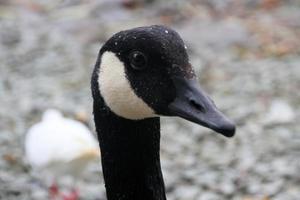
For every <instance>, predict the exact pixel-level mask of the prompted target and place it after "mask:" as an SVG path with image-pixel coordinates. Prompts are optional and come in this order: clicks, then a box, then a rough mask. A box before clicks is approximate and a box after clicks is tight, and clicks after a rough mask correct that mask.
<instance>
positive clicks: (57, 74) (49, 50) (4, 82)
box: [0, 0, 300, 200]
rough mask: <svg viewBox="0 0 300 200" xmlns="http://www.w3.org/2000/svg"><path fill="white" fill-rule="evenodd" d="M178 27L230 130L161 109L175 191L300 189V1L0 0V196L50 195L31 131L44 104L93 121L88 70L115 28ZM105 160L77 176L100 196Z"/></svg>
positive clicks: (292, 194) (196, 198) (288, 197)
mask: <svg viewBox="0 0 300 200" xmlns="http://www.w3.org/2000/svg"><path fill="white" fill-rule="evenodd" d="M150 24H165V25H167V26H170V27H172V28H174V29H175V30H177V31H178V32H179V33H180V35H181V36H182V38H183V39H184V41H185V42H186V44H187V48H188V52H189V54H190V59H191V63H192V64H193V66H194V67H195V69H196V71H197V74H198V76H199V80H200V83H201V85H202V87H203V88H205V89H206V91H207V92H208V93H209V94H210V95H211V96H212V98H213V99H214V100H215V102H216V104H217V105H218V107H219V108H221V110H223V111H224V112H225V113H226V114H227V115H228V116H230V118H232V119H234V120H235V121H236V123H237V126H238V127H237V133H236V136H235V137H234V138H230V139H228V138H224V137H222V136H221V135H217V134H215V133H213V132H212V131H210V130H208V129H205V128H202V127H199V126H197V125H194V124H192V123H189V122H187V121H184V120H179V119H176V118H172V119H170V118H168V119H162V141H161V160H162V168H163V173H164V178H165V184H166V191H167V196H168V199H169V200H224V199H225V200H227V199H228V200H231V199H234V200H298V199H300V121H299V117H300V92H299V89H300V1H299V0H185V1H180V0H172V1H171V0H165V1H163V0H140V1H139V0H52V1H47V0H0V199H5V200H15V199H18V200H19V199H39V200H40V199H48V197H47V195H48V194H47V192H48V191H47V190H48V189H47V185H46V184H45V183H44V179H45V178H44V177H42V176H37V175H35V174H34V173H33V172H32V169H31V168H30V166H29V165H28V163H27V161H26V158H25V156H24V138H25V135H26V132H27V130H28V129H29V127H30V126H32V125H33V124H35V123H37V122H38V121H40V119H41V115H42V113H43V112H44V111H45V110H46V109H47V108H57V109H59V110H61V111H62V112H63V113H64V115H65V116H67V117H69V118H74V119H78V120H81V121H83V122H85V123H86V124H87V125H88V127H89V128H90V129H91V130H92V131H93V132H95V131H94V123H93V116H92V98H91V93H90V76H91V72H92V69H93V65H94V63H95V61H96V57H97V53H98V51H99V49H100V47H101V45H102V44H103V43H104V42H105V41H106V40H107V39H108V38H109V37H110V36H111V35H112V34H113V33H115V32H117V31H120V30H123V29H127V28H132V27H136V26H144V25H150ZM100 166H101V165H100V161H99V160H97V161H95V162H94V163H92V164H91V165H90V166H89V167H88V169H87V170H86V171H85V172H84V176H83V178H82V179H81V180H80V181H79V183H78V184H79V188H80V192H81V193H80V196H81V199H82V200H104V199H106V198H105V190H104V183H103V178H102V172H101V167H100Z"/></svg>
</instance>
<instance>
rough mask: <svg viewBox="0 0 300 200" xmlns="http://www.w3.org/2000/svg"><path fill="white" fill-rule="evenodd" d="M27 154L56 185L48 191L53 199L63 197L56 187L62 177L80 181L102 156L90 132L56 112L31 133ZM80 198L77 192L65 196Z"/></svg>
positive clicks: (43, 120)
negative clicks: (70, 177) (80, 177)
mask: <svg viewBox="0 0 300 200" xmlns="http://www.w3.org/2000/svg"><path fill="white" fill-rule="evenodd" d="M25 153H26V158H27V160H28V162H29V164H30V165H31V166H32V167H33V168H34V169H35V170H37V171H40V170H42V171H46V172H48V174H49V175H50V176H51V179H52V180H53V181H54V182H53V185H52V186H51V187H50V190H49V192H50V194H49V195H50V198H51V197H52V198H54V197H55V196H59V195H60V192H59V190H58V187H57V185H56V183H55V181H56V180H57V179H59V177H60V176H62V175H65V174H69V175H71V176H72V177H74V178H77V177H78V176H80V175H81V172H82V171H83V169H84V168H85V167H86V166H87V164H88V163H89V162H90V161H92V160H94V159H96V158H98V157H99V156H100V150H99V146H98V142H97V140H96V139H95V138H94V137H93V135H92V134H91V132H90V131H89V130H88V128H87V127H85V126H84V125H83V124H81V123H80V122H78V121H75V120H72V119H67V118H65V117H63V115H62V114H61V113H60V112H59V111H57V110H54V109H49V110H46V111H45V113H44V114H43V118H42V121H41V122H39V123H37V124H35V125H33V126H32V127H31V128H30V129H29V130H28V133H27V134H26V138H25ZM71 197H72V198H71ZM77 197H78V193H77V191H76V190H74V191H73V192H72V193H71V194H70V195H63V198H64V199H68V200H75V199H77ZM55 199H56V197H55Z"/></svg>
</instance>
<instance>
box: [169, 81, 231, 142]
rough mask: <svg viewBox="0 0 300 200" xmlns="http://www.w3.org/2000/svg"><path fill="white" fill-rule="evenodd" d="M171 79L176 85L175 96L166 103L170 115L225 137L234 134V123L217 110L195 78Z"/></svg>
mask: <svg viewBox="0 0 300 200" xmlns="http://www.w3.org/2000/svg"><path fill="white" fill-rule="evenodd" d="M172 79H173V82H174V84H175V87H176V98H175V99H174V101H173V102H171V103H170V104H169V105H168V111H169V112H170V114H171V115H173V116H178V117H182V118H184V119H186V120H189V121H191V122H194V123H196V124H200V125H202V126H205V127H207V128H210V129H212V130H214V131H216V132H218V133H221V134H222V135H224V136H226V137H232V136H233V135H234V133H235V124H234V123H233V122H232V121H231V120H229V119H228V118H227V117H226V116H225V115H224V114H222V113H221V112H220V111H219V110H218V108H217V107H216V105H215V104H214V102H213V101H212V100H211V99H210V98H209V97H208V96H207V94H206V93H205V92H204V91H203V90H202V89H201V88H200V86H199V84H198V82H197V80H196V79H186V78H182V77H178V76H175V77H172Z"/></svg>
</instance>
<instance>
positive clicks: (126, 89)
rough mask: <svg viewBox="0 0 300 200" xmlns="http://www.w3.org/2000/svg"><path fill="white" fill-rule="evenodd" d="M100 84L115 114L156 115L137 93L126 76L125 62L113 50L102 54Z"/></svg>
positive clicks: (128, 115) (141, 116)
mask: <svg viewBox="0 0 300 200" xmlns="http://www.w3.org/2000/svg"><path fill="white" fill-rule="evenodd" d="M98 84H99V89H100V93H101V95H102V97H103V99H104V101H105V103H106V105H107V106H108V107H109V108H110V109H111V110H112V111H113V112H114V113H115V114H117V115H119V116H121V117H124V118H127V119H132V120H138V119H144V118H149V117H155V116H156V115H155V112H154V111H153V110H152V109H151V108H150V107H149V106H148V105H147V104H146V103H145V102H144V101H143V100H142V99H141V98H139V97H138V96H137V95H136V94H135V92H134V91H133V89H132V88H131V86H130V83H129V81H128V79H127V77H126V73H125V66H124V64H123V63H122V62H121V61H120V60H119V58H118V57H117V56H116V55H115V54H114V53H112V52H108V51H107V52H104V53H103V54H102V58H101V65H100V72H99V79H98Z"/></svg>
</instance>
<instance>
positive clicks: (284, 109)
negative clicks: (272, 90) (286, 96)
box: [265, 99, 295, 124]
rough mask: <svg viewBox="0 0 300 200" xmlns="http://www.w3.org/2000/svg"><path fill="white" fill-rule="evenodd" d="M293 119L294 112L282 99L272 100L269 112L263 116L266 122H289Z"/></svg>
mask: <svg viewBox="0 0 300 200" xmlns="http://www.w3.org/2000/svg"><path fill="white" fill-rule="evenodd" d="M294 119H295V112H294V111H293V109H292V107H291V106H290V105H289V104H288V103H287V102H285V101H283V100H278V99H277V100H274V101H272V103H271V105H270V108H269V112H268V113H267V114H266V116H265V123H266V124H285V123H291V122H293V120H294Z"/></svg>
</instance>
